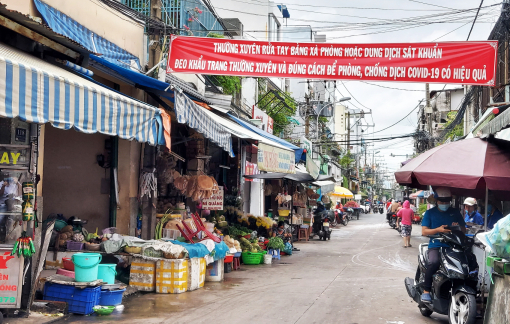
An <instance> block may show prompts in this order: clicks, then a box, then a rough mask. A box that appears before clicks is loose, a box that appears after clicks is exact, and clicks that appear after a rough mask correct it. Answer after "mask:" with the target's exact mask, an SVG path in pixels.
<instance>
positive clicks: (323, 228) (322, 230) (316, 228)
mask: <svg viewBox="0 0 510 324" xmlns="http://www.w3.org/2000/svg"><path fill="white" fill-rule="evenodd" d="M334 217H335V212H334V211H332V210H324V211H322V212H319V213H317V214H315V215H314V216H313V232H314V233H315V234H316V235H319V240H324V241H325V240H326V239H328V240H330V239H331V227H330V224H329V221H330V220H331V219H333V218H334Z"/></svg>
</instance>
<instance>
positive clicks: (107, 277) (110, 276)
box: [97, 263, 117, 285]
mask: <svg viewBox="0 0 510 324" xmlns="http://www.w3.org/2000/svg"><path fill="white" fill-rule="evenodd" d="M115 267H117V265H116V264H108V263H105V264H100V265H98V270H97V279H101V280H103V282H104V283H107V284H109V285H113V284H114V283H115V275H116V274H117V271H115Z"/></svg>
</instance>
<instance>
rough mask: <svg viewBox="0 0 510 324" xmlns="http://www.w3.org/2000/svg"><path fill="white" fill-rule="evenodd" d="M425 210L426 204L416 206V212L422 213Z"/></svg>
mask: <svg viewBox="0 0 510 324" xmlns="http://www.w3.org/2000/svg"><path fill="white" fill-rule="evenodd" d="M426 211H427V204H421V205H420V206H419V207H418V214H420V216H421V215H423V213H424V212H426Z"/></svg>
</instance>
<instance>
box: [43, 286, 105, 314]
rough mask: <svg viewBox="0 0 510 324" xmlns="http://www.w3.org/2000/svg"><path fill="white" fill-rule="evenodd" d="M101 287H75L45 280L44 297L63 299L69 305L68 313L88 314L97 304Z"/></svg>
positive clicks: (47, 298) (46, 298) (56, 299)
mask: <svg viewBox="0 0 510 324" xmlns="http://www.w3.org/2000/svg"><path fill="white" fill-rule="evenodd" d="M100 296H101V287H94V288H84V289H80V288H76V287H74V286H67V285H60V284H55V283H51V282H47V283H46V284H45V285H44V299H45V300H54V301H63V302H66V303H67V305H68V306H69V313H75V314H83V315H88V314H90V313H92V312H94V310H93V309H92V308H93V307H94V306H96V305H99V297H100Z"/></svg>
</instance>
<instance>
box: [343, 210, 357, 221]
mask: <svg viewBox="0 0 510 324" xmlns="http://www.w3.org/2000/svg"><path fill="white" fill-rule="evenodd" d="M344 213H345V214H346V216H347V218H348V220H353V219H359V216H357V215H356V213H355V212H354V209H352V208H350V207H345V208H344Z"/></svg>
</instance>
